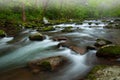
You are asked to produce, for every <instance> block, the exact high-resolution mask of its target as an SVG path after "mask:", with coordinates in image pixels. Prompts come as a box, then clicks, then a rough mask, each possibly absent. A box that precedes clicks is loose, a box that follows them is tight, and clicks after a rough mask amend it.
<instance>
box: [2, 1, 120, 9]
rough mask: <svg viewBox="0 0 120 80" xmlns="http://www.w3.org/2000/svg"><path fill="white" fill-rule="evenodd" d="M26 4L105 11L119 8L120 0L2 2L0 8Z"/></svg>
mask: <svg viewBox="0 0 120 80" xmlns="http://www.w3.org/2000/svg"><path fill="white" fill-rule="evenodd" d="M21 2H24V3H25V4H26V5H31V6H34V5H37V6H38V7H40V6H42V5H44V4H46V3H47V6H56V5H57V6H62V7H65V6H68V7H73V6H86V7H94V6H95V7H98V8H104V9H110V8H113V7H119V5H120V0H0V7H6V6H9V5H10V4H12V6H14V5H20V3H21Z"/></svg>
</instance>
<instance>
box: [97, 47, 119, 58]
mask: <svg viewBox="0 0 120 80" xmlns="http://www.w3.org/2000/svg"><path fill="white" fill-rule="evenodd" d="M96 56H97V57H101V58H105V59H117V58H120V46H117V45H107V46H103V47H102V48H100V49H99V50H98V51H97V53H96Z"/></svg>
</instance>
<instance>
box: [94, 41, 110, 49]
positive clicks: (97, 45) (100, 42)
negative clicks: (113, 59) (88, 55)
mask: <svg viewBox="0 0 120 80" xmlns="http://www.w3.org/2000/svg"><path fill="white" fill-rule="evenodd" d="M108 44H112V42H111V41H108V40H105V39H97V40H96V43H95V44H94V46H95V47H97V48H99V47H102V46H105V45H108Z"/></svg>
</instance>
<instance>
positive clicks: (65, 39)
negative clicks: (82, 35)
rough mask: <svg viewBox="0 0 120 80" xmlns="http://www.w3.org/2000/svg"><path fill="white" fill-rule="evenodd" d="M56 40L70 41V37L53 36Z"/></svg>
mask: <svg viewBox="0 0 120 80" xmlns="http://www.w3.org/2000/svg"><path fill="white" fill-rule="evenodd" d="M53 40H54V41H68V40H69V39H68V38H67V37H62V36H60V37H54V38H53Z"/></svg>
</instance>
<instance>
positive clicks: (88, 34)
mask: <svg viewBox="0 0 120 80" xmlns="http://www.w3.org/2000/svg"><path fill="white" fill-rule="evenodd" d="M89 22H92V24H91V25H89V24H88V23H89ZM96 23H99V24H96ZM106 25H107V24H106V23H104V22H102V21H100V20H97V21H96V20H89V21H88V20H85V21H84V22H83V24H76V23H73V24H68V23H66V24H59V25H54V27H55V28H56V30H55V31H50V32H47V33H43V34H45V35H46V39H45V40H43V41H30V40H29V38H28V36H29V35H30V34H33V33H35V32H36V31H35V30H30V29H28V30H23V31H22V32H21V33H20V34H19V35H18V36H16V37H14V38H13V37H5V38H2V39H0V72H4V71H8V70H11V69H15V68H20V67H24V66H25V65H26V63H28V62H29V61H32V60H36V59H43V58H47V57H51V56H57V55H61V56H65V57H67V58H68V59H69V60H70V61H71V63H70V64H69V65H67V66H66V67H65V68H64V69H61V70H60V71H59V72H56V73H55V74H53V75H54V76H53V77H50V78H49V79H45V80H77V78H83V77H84V76H85V75H86V74H87V73H88V72H89V71H90V70H91V69H92V68H93V66H95V65H96V64H97V60H98V59H97V57H96V56H95V53H96V51H95V50H89V51H88V52H86V53H85V54H84V55H80V54H78V53H75V52H74V51H72V50H70V49H68V48H65V47H62V48H56V46H57V45H58V43H59V42H57V41H53V40H52V38H53V37H55V36H65V37H68V38H69V39H70V40H71V42H73V44H74V45H76V46H79V47H82V48H86V46H91V45H93V44H94V43H95V40H96V39H97V38H104V39H107V40H110V41H112V42H114V43H115V44H119V43H120V37H119V34H120V31H119V30H117V29H104V28H103V27H104V26H106ZM68 26H72V27H73V30H75V31H74V32H70V33H61V32H59V31H60V30H62V29H63V28H64V27H68ZM11 40H12V42H11V43H9V42H10V41H11Z"/></svg>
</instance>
